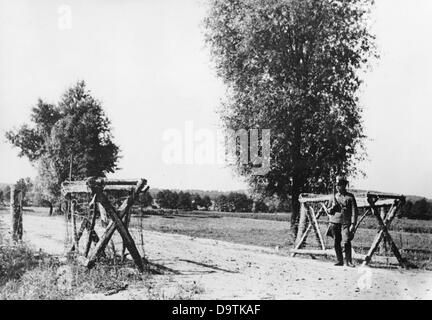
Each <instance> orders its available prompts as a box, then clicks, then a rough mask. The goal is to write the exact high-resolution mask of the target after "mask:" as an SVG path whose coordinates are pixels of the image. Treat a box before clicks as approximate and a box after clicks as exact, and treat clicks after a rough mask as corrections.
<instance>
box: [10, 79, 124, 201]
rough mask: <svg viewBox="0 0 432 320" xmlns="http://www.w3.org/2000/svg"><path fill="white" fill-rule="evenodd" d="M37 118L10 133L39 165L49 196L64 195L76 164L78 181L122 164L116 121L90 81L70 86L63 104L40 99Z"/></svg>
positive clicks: (40, 178) (39, 183) (34, 115)
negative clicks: (93, 91)
mask: <svg viewBox="0 0 432 320" xmlns="http://www.w3.org/2000/svg"><path fill="white" fill-rule="evenodd" d="M31 122H32V125H31V126H30V125H27V124H24V125H23V126H22V127H21V128H19V129H18V130H12V131H9V132H7V133H6V137H7V139H8V140H9V141H10V143H12V144H13V145H14V146H16V147H17V148H18V149H19V150H20V153H19V155H20V156H25V157H27V158H28V159H29V160H30V161H31V162H32V163H33V164H34V165H35V166H36V167H37V168H38V172H39V175H38V179H37V182H36V187H37V188H39V190H40V192H42V193H43V194H45V195H46V198H47V199H50V200H53V199H56V198H58V197H59V196H60V184H61V182H63V181H65V180H67V179H69V172H70V165H71V163H72V179H73V180H81V179H84V178H86V177H89V176H99V177H104V176H105V175H106V174H107V173H108V172H114V170H115V169H116V168H117V162H118V158H119V155H118V154H119V148H118V146H117V145H116V144H115V143H114V142H113V140H112V134H111V127H110V121H109V119H108V118H107V116H106V115H105V113H104V111H103V109H102V105H101V103H100V102H99V101H97V100H96V99H94V98H93V97H92V95H91V93H90V91H89V90H87V89H86V85H85V83H84V81H79V82H77V83H76V84H75V85H73V86H71V87H70V88H69V89H67V90H66V92H65V93H64V94H63V96H62V97H61V99H60V101H59V103H58V104H57V105H54V104H49V103H46V102H44V101H43V100H41V99H39V100H38V102H37V104H36V106H35V107H34V108H33V109H32V114H31Z"/></svg>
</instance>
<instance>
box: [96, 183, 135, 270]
mask: <svg viewBox="0 0 432 320" xmlns="http://www.w3.org/2000/svg"><path fill="white" fill-rule="evenodd" d="M97 200H98V201H99V202H100V203H101V205H102V206H103V207H104V208H105V210H106V212H107V213H108V215H109V216H110V218H111V219H112V220H113V221H114V223H115V225H116V229H117V230H118V232H119V233H120V236H121V237H122V240H123V243H124V244H125V245H126V247H127V248H128V250H129V253H130V254H131V256H132V258H133V259H134V261H135V264H136V265H137V266H138V269H139V270H140V271H141V272H142V271H144V265H143V261H142V259H141V256H140V254H139V252H138V249H137V247H136V245H135V242H134V240H133V238H132V236H131V234H130V233H129V230H128V229H127V228H126V226H125V224H124V223H123V221H122V220H121V218H120V217H119V216H118V214H117V212H116V210H115V209H114V208H113V207H112V205H111V203H110V202H109V201H108V199H107V197H106V196H105V195H104V194H103V193H102V191H97ZM128 211H129V210H128ZM127 214H128V212H126V215H127Z"/></svg>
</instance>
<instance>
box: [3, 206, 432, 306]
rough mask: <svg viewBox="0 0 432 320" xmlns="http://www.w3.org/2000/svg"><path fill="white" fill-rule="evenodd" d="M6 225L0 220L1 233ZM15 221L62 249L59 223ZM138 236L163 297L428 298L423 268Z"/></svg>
mask: <svg viewBox="0 0 432 320" xmlns="http://www.w3.org/2000/svg"><path fill="white" fill-rule="evenodd" d="M9 220H10V219H9V216H8V215H4V214H3V215H0V232H1V233H2V234H4V233H5V232H6V231H7V230H8V227H9ZM23 220H24V221H23V222H24V230H25V235H24V241H26V242H27V243H29V244H30V245H32V246H33V247H34V248H35V249H39V248H40V249H42V250H43V251H45V252H47V253H50V254H55V255H61V254H63V253H64V252H65V241H64V239H65V236H66V229H65V223H64V221H63V218H60V217H54V218H48V217H37V216H31V215H25V216H24V219H23ZM133 233H134V237H138V235H137V231H136V230H135V231H133ZM143 237H144V238H143V239H144V248H143V249H144V251H145V255H146V257H147V258H148V259H149V260H150V261H151V262H153V263H157V264H159V265H163V266H164V267H166V273H165V274H163V275H156V276H154V277H152V278H151V281H152V283H153V285H154V286H155V287H159V288H161V289H162V290H163V292H164V294H163V297H164V298H168V299H169V298H170V297H174V296H176V294H178V288H179V287H180V288H190V289H191V290H193V291H194V292H193V293H192V294H191V298H194V299H432V272H428V271H406V270H386V269H375V268H360V267H357V268H345V267H335V266H333V264H332V263H331V262H323V261H315V260H311V259H307V258H291V257H286V256H281V255H279V254H278V253H277V252H276V251H275V250H271V249H267V248H263V247H256V246H248V245H241V244H234V243H228V242H223V241H215V240H209V239H201V238H191V237H188V236H183V235H174V234H167V233H159V232H152V231H144V234H143ZM141 249H142V248H141ZM145 297H147V291H146V292H145V289H143V288H140V287H139V286H136V287H131V288H130V289H129V290H127V291H123V292H120V293H118V294H116V295H112V296H110V297H109V298H112V299H140V298H145ZM83 298H86V299H92V298H106V297H104V296H103V295H100V296H98V295H91V296H85V297H83Z"/></svg>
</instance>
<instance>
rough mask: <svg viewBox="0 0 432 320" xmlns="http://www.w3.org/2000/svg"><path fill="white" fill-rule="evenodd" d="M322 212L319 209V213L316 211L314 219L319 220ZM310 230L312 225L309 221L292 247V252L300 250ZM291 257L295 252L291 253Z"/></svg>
mask: <svg viewBox="0 0 432 320" xmlns="http://www.w3.org/2000/svg"><path fill="white" fill-rule="evenodd" d="M305 210H307V209H305ZM323 211H324V209H321V210H320V211H318V213H317V217H316V219H319V218H320V217H321V214H322V212H323ZM305 214H306V213H305ZM306 215H307V214H306ZM311 229H312V223H311V221H309V224H308V226H307V228H306V230H305V231H304V233H303V234H302V235H301V237H300V239H299V240H298V241H297V243H296V246H295V247H294V250H297V249H300V248H301V246H302V245H303V244H304V242H305V241H306V239H307V236H308V235H309V232H310V230H311ZM291 256H293V257H295V252H293V253H292V255H291Z"/></svg>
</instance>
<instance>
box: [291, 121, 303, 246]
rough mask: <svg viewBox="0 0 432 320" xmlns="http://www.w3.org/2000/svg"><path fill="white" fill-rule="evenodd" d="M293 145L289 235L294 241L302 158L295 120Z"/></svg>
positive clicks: (297, 217)
mask: <svg viewBox="0 0 432 320" xmlns="http://www.w3.org/2000/svg"><path fill="white" fill-rule="evenodd" d="M293 135H294V137H293V145H292V151H291V152H292V185H291V204H292V214H291V236H292V239H293V240H294V241H295V239H296V237H297V231H298V223H299V218H300V202H299V196H300V193H301V183H302V182H301V178H300V177H301V175H302V172H301V170H302V160H301V153H300V146H301V125H300V123H299V122H298V121H297V123H296V124H295V126H294V132H293Z"/></svg>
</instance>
